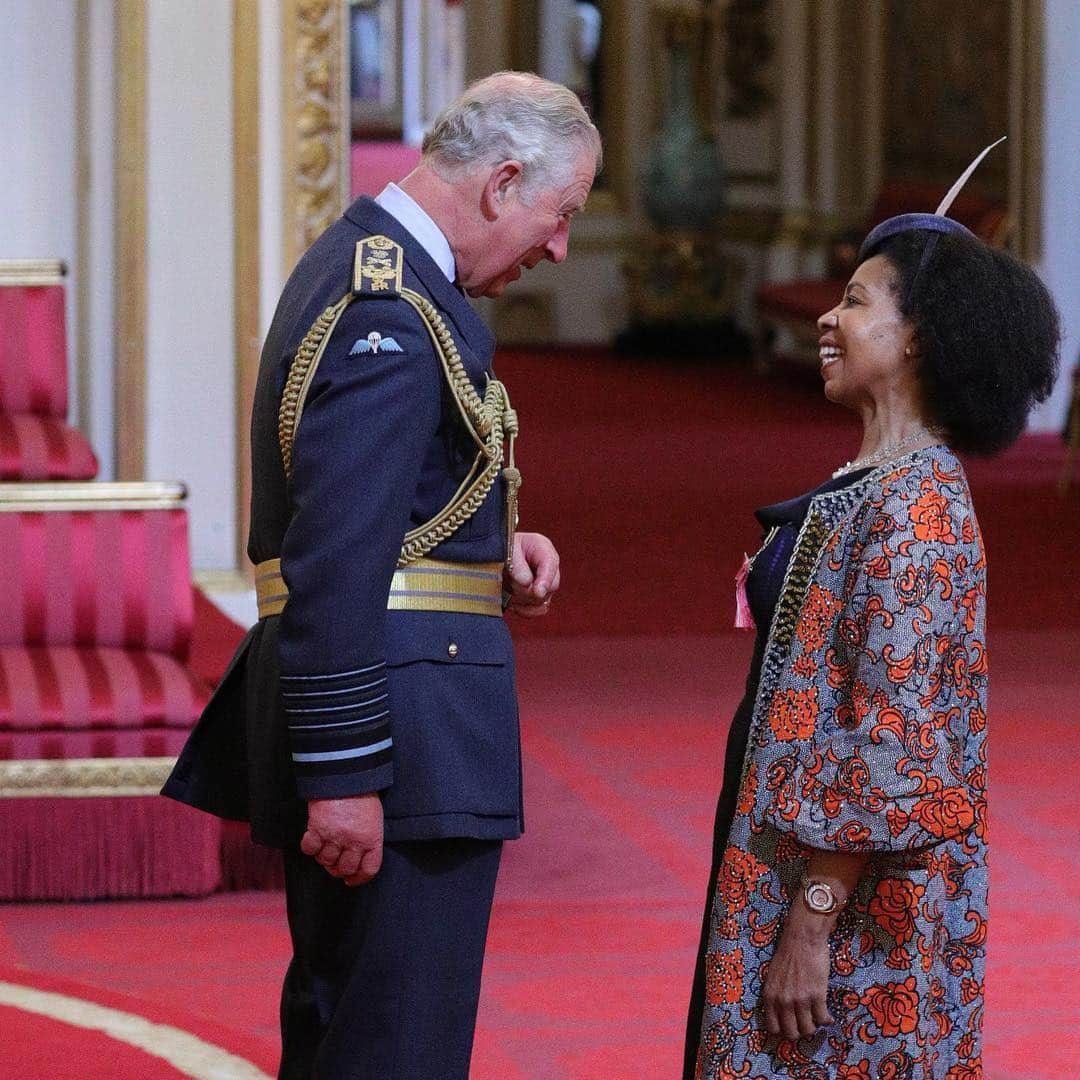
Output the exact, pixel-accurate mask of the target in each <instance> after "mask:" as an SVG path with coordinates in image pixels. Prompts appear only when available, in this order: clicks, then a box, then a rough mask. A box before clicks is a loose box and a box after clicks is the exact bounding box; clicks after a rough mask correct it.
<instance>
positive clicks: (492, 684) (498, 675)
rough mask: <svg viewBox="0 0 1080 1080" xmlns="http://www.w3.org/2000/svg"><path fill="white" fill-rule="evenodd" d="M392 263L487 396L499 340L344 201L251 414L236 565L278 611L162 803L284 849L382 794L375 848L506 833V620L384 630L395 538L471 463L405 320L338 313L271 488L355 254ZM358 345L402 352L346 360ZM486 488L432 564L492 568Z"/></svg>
mask: <svg viewBox="0 0 1080 1080" xmlns="http://www.w3.org/2000/svg"><path fill="white" fill-rule="evenodd" d="M380 233H381V234H383V235H385V236H388V237H389V238H390V239H392V240H394V241H396V242H397V243H398V244H400V245H401V246H402V248H403V249H404V252H405V264H406V265H405V276H404V284H405V286H406V287H407V288H411V289H413V290H415V291H416V292H418V293H420V294H422V295H424V296H426V297H427V298H428V299H430V300H431V301H432V303H433V304H434V305H435V306H436V307H437V308H438V309H439V310H440V312H441V314H442V316H443V318H444V319H445V321H446V323H447V326H448V327H449V329H450V331H451V333H452V334H453V336H454V340H455V342H456V343H457V346H458V348H459V350H460V352H461V357H462V360H463V361H464V363H465V366H466V370H467V371H468V373H469V376H470V379H471V380H472V382H473V384H474V385H475V386H476V388H477V389H478V390H479V391H480V393H481V394H482V393H483V389H484V382H485V376H486V374H487V373H488V372H489V371H490V365H491V357H492V352H493V349H494V341H493V339H492V337H491V334H490V332H489V331H488V329H487V327H486V326H484V324H483V323H482V322H481V320H480V319H479V317H478V316H477V315H476V313H475V312H474V311H473V310H472V308H471V307H470V306H469V304H468V301H467V300H466V299H465V298H464V296H463V295H462V294H461V293H460V292H459V291H458V290H457V289H456V288H455V287H454V286H453V285H452V284H451V283H450V282H448V281H447V280H446V277H445V276H444V275H443V274H442V272H441V271H440V270H439V268H438V267H437V266H436V264H435V263H434V262H433V261H432V259H431V258H430V256H428V254H427V253H426V252H425V251H424V249H423V248H422V247H421V246H420V245H419V244H418V243H417V242H416V241H415V240H414V239H413V237H412V236H411V235H410V234H409V233H408V232H406V231H405V230H404V229H403V228H402V226H401V225H400V224H398V222H397V221H396V219H394V218H393V217H391V216H390V215H389V214H387V213H386V212H385V211H383V210H382V209H381V208H380V207H379V206H378V205H377V204H375V203H374V202H373V201H372V200H370V199H367V198H361V199H359V200H357V202H355V203H353V205H352V206H351V207H349V209H348V210H347V211H346V212H345V214H344V215H343V216H342V217H341V218H340V219H339V220H338V221H337V222H336V223H335V224H334V225H333V226H331V228H329V229H328V230H327V231H326V232H325V233H324V234H323V235H322V237H320V239H319V240H317V241H316V243H315V244H314V245H313V246H312V248H311V249H310V250H309V251H308V252H307V253H306V254H305V255H304V257H303V258H302V259H301V261H300V263H299V264H298V265H297V267H296V269H295V270H294V271H293V273H292V276H291V277H290V278H289V280H288V282H287V284H286V286H285V290H284V292H283V294H282V297H281V300H280V302H279V304H278V308H277V312H276V313H275V315H274V320H273V323H272V325H271V327H270V332H269V334H268V336H267V339H266V344H265V346H264V348H263V353H262V361H261V365H260V370H259V378H258V384H257V387H256V391H255V402H254V409H253V414H252V468H253V490H252V512H251V534H250V539H249V543H248V554H249V556H250V557H251V560H252V561H253V562H255V563H259V562H262V561H264V560H267V559H272V558H276V557H279V556H280V558H281V569H282V575H283V576H284V578H285V581H286V583H287V585H288V586H289V601H288V604H287V605H286V607H285V610H284V611H283V612H282V614H281V615H280V616H271V617H269V618H263V619H261V620H260V621H259V622H258V623H257V624H256V626H255V627H254V628H253V629H252V630H251V631H250V632H249V633H248V635H247V637H246V638H245V639H244V641H243V643H242V644H241V646H240V648H239V650H238V651H237V653H236V656H235V657H234V658H233V661H232V663H231V665H230V667H229V669H228V671H227V673H226V675H225V677H224V679H223V680H222V683H221V684H220V686H219V687H218V690H217V692H216V694H215V695H214V697H213V699H212V700H211V701H210V704H209V705H208V706H207V708H206V710H205V712H204V713H203V715H202V717H201V718H200V720H199V723H198V724H197V726H196V727H195V729H194V731H193V732H192V734H191V737H190V739H189V740H188V743H187V745H186V747H185V748H184V750H183V752H182V753H181V755H180V758H179V760H178V762H177V764H176V767H175V769H174V770H173V773H172V775H171V776H170V778H169V780H168V782H167V783H166V785H165V788H164V794H166V795H169V796H171V797H173V798H176V799H179V800H181V801H182V802H186V803H189V804H191V805H193V806H197V807H200V808H201V809H204V810H207V811H209V812H211V813H214V814H218V815H219V816H222V817H227V818H233V819H237V820H245V821H250V822H251V824H252V834H253V836H254V837H255V839H256V840H259V841H261V842H263V843H268V844H272V845H278V846H285V845H291V844H294V843H296V842H297V841H298V840H299V838H300V836H301V835H302V833H303V829H304V826H305V823H306V811H307V808H306V800H308V799H313V798H333V797H340V796H348V795H358V794H364V793H367V792H373V791H381V792H382V798H383V808H384V814H385V822H386V839H387V840H388V841H394V840H426V839H435V838H439V837H449V836H467V837H477V838H481V839H507V838H511V837H515V836H517V835H519V834H520V832H521V828H522V810H521V763H520V750H519V735H518V716H517V699H516V692H515V687H514V666H513V654H512V650H511V643H510V636H509V632H508V630H507V627H506V625H505V623H504V622H503V620H502V619H501V618H496V617H492V616H487V615H468V614H456V613H448V612H426V611H387V609H386V604H387V595H388V593H389V590H390V581H391V578H392V575H393V572H394V569H395V567H396V563H397V558H398V554H399V551H400V548H401V543H402V538H403V537H404V534H405V533H406V531H407V530H409V529H412V528H414V527H416V526H418V525H422V524H423V523H424V522H426V521H428V520H429V519H430V518H431V517H432V516H433V515H434V514H435V513H436V512H437V511H438V510H440V509H441V508H442V507H443V505H445V503H446V502H448V501H449V499H450V498H451V497H452V496H453V494H454V492H455V491H456V490H457V487H458V485H459V483H460V482H461V480H462V478H463V477H464V476H465V475H466V473H467V472H468V469H469V466H470V464H471V463H472V460H473V458H474V456H475V452H476V451H475V445H474V444H473V443H472V442H471V440H470V439H469V437H468V435H467V433H466V431H465V429H464V425H463V423H462V421H461V418H460V416H459V415H458V411H457V407H456V404H455V402H454V400H453V398H452V396H451V395H450V392H449V390H448V388H447V385H446V380H445V377H444V375H443V371H442V367H441V364H440V362H439V359H438V357H437V356H436V354H435V352H434V349H433V346H432V344H431V341H430V338H429V336H428V333H427V330H426V329H425V326H424V324H423V322H422V321H421V319H420V316H419V315H418V314H417V313H416V312H415V311H414V310H413V308H411V307H410V306H409V305H408V304H407V303H406V302H405V301H404V300H401V299H399V298H396V297H395V296H392V295H386V296H378V297H372V296H365V297H362V298H360V299H357V300H355V301H354V302H353V303H352V304H350V305H349V306H348V307H347V308H346V310H345V312H344V314H343V315H342V317H341V320H340V322H339V323H338V325H337V327H336V328H335V330H334V332H333V334H332V336H331V338H330V341H329V344H328V346H327V349H326V352H325V354H324V355H323V358H322V361H321V363H320V365H319V367H318V370H317V373H316V375H315V378H314V380H313V382H312V384H311V387H310V390H309V393H308V396H307V401H306V405H305V407H304V411H303V415H302V418H301V421H300V425H299V428H298V430H297V434H296V440H295V443H294V445H293V458H292V475H291V478H290V479H289V480H288V482H286V478H285V474H284V470H283V468H282V459H281V451H280V447H279V445H278V408H279V405H280V402H281V395H282V390H283V387H284V384H285V380H286V378H287V376H288V372H289V367H290V365H291V364H292V361H293V358H294V356H295V354H296V350H297V346H298V344H299V342H300V340H301V339H302V338H303V336H304V335H305V334H306V333H307V331H308V329H309V328H310V326H311V324H312V323H313V322H314V321H315V319H316V317H317V316H318V315H319V314H320V313H321V312H322V311H323V310H324V309H325V308H326V307H327V306H328V305H330V304H332V303H334V302H335V301H337V300H338V299H340V297H342V296H343V295H344V294H345V293H346V292H347V290H348V289H349V287H350V282H351V279H352V268H353V257H354V253H355V247H356V243H357V241H358V240H361V239H363V238H365V237H367V236H370V235H377V234H380ZM372 332H376V333H379V334H380V335H382V337H383V338H387V337H392V338H393V339H394V341H395V342H396V343H397V344H398V345H400V347H401V350H402V351H400V352H391V351H386V350H384V349H380V350H379V351H377V352H371V351H370V350H369V351H365V352H358V353H357V354H353V353H352V348H353V345H354V343H356V342H357V341H359V340H361V339H367V337H368V335H369V334H370V333H372ZM503 500H504V495H503V484H502V482H501V481H500V482H499V483H498V484H496V486H495V488H494V489H493V490H492V492H491V493H490V494H489V496H488V497H487V499H486V500H485V502H484V504H483V505H482V506H481V508H480V510H479V511H478V512H477V513H476V515H475V516H474V517H473V518H471V519H470V520H469V521H468V522H467V523H466V524H465V525H464V526H463V527H462V528H461V529H460V530H458V532H457V533H455V534H454V535H453V536H452V537H450V539H448V540H446V541H444V542H443V543H442V544H441V545H440V546H439V547H437V548H436V549H435V550H434V551H433V552H432V553H431V557H432V558H437V559H443V560H446V561H450V562H459V563H461V562H471V563H475V562H495V561H499V560H502V559H504V558H505V555H506V551H505V548H506V539H505V525H504V506H503ZM451 646H456V648H451Z"/></svg>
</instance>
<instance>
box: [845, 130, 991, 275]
mask: <svg viewBox="0 0 1080 1080" xmlns="http://www.w3.org/2000/svg"><path fill="white" fill-rule="evenodd" d="M1005 138H1006V137H1005V136H1004V135H1003V136H1002V137H1001V138H1000V139H998V140H997V142H992V143H991V144H990V145H989V146H988V147H986V149H985V150H983V151H982V153H980V154H979V155H978V157H976V158H975V160H974V161H973V162H972V163H971V164H970V165H969V166H968V167H967V168H966V169H965V170H964V171H963V173H962V174H961V175H960V179H959V180H957V181H956V183H955V184H953V186H952V187H951V188H949V191H948V194H947V195H946V196H945V198H944V199H942V200H941V203H940V204H939V205H938V208H937V209H936V210H935V211H934V212H933V213H932V214H898V215H897V216H896V217H891V218H887V219H886V220H885V221H883V222H881V224H880V225H875V226H874V227H873V228H872V229H871V230H870V232H869V233H867V236H866V239H865V240H864V241H863V242H862V246H861V247H860V248H859V262H862V261H863V260H865V259H869V258H870V256H871V255H874V254H876V253H877V250H878V248H880V247H881V245H882V244H883V243H884V242H885V241H886V240H888V239H889V238H890V237H892V236H896V235H897V233H903V232H925V233H931V234H932V239H933V243H930V244H927V250H926V251H924V252H923V259H922V264H925V263H926V262H927V261H928V260H929V258H930V253H931V252H932V251H933V249H934V248H935V247H936V246H937V237H938V236H939V235H940V234H941V233H960V234H961V235H964V236H971V235H972V233H971V230H970V229H967V228H965V227H964V226H963V225H961V224H960V222H959V221H956V220H955V219H954V218H950V217H946V216H945V215H946V213H948V210H949V207H950V206H952V204H953V200H954V199H955V198H956V196H957V195H959V194H960V189H961V188H963V186H964V185H965V184H966V183H967V182H968V179H969V178H970V176H971V174H972V173H973V172H974V171H975V169H976V168H977V167H978V165H979V162H980V161H982V159H983V158H984V157H986V155H987V154H989V153H990V151H991V150H993V149H994V147H995V146H997V145H998V143H1003V142H1004V141H1005ZM921 268H922V266H921V265H920V269H921Z"/></svg>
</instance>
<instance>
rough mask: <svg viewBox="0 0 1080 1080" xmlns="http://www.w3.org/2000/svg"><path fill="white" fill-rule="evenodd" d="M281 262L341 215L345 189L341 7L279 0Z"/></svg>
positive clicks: (329, 1)
mask: <svg viewBox="0 0 1080 1080" xmlns="http://www.w3.org/2000/svg"><path fill="white" fill-rule="evenodd" d="M283 12H284V18H285V34H284V46H285V64H284V72H285V79H284V87H283V89H284V95H285V101H284V117H285V139H284V152H285V185H284V197H285V217H286V220H285V245H284V249H285V261H286V269H288V270H291V269H292V267H293V266H294V265H295V263H296V261H297V259H299V257H300V256H301V255H302V254H303V253H304V252H305V251H306V250H307V249H308V248H309V247H310V246H311V244H312V243H313V242H314V241H315V239H316V238H317V237H318V236H319V235H320V233H322V232H323V230H324V229H325V228H326V227H327V226H328V225H330V224H331V223H332V222H333V221H334V219H335V218H337V217H338V215H339V214H340V213H341V210H342V208H343V206H344V204H345V201H346V199H347V197H348V192H349V134H348V132H349V108H348V105H349V103H348V84H347V81H346V77H345V72H346V64H345V56H346V41H347V38H346V26H347V23H346V15H347V5H346V4H344V3H343V2H341V0H283Z"/></svg>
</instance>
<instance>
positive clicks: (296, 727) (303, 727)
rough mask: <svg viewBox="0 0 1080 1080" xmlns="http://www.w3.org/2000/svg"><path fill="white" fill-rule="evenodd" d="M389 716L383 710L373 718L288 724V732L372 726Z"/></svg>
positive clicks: (386, 711)
mask: <svg viewBox="0 0 1080 1080" xmlns="http://www.w3.org/2000/svg"><path fill="white" fill-rule="evenodd" d="M389 715H390V710H389V709H383V711H382V712H380V713H376V714H375V715H374V716H365V717H361V718H356V717H354V718H353V719H351V720H335V721H334V723H332V724H290V725H289V730H290V731H295V732H297V733H304V734H306V733H307V732H309V731H320V730H323V729H324V728H343V727H361V726H365V725H367V724H372V723H374V722H375V721H376V720H381V719H382V718H383V717H384V716H389Z"/></svg>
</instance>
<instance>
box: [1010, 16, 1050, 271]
mask: <svg viewBox="0 0 1080 1080" xmlns="http://www.w3.org/2000/svg"><path fill="white" fill-rule="evenodd" d="M1044 20H1045V12H1044V7H1043V0H1010V3H1009V40H1010V41H1011V42H1012V48H1010V50H1009V141H1008V143H1007V144H1006V154H1007V155H1008V177H1009V182H1008V191H1009V219H1010V225H1011V226H1012V234H1013V246H1014V248H1015V250H1016V252H1017V254H1018V255H1020V256H1021V258H1024V259H1026V260H1027V261H1028V262H1031V263H1037V262H1038V261H1039V259H1040V257H1041V255H1042V182H1043V180H1042V160H1043V67H1044V65H1045V58H1044V55H1043V41H1044V34H1043V29H1044V27H1043V24H1044Z"/></svg>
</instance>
